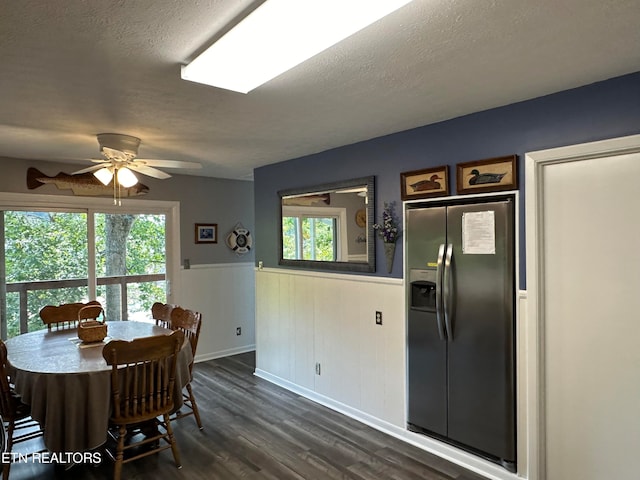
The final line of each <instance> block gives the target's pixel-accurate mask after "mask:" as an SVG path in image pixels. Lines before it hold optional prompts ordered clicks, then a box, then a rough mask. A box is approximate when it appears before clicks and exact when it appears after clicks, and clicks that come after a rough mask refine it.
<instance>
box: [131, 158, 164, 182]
mask: <svg viewBox="0 0 640 480" xmlns="http://www.w3.org/2000/svg"><path fill="white" fill-rule="evenodd" d="M127 167H128V168H130V169H131V170H135V171H136V172H140V173H142V174H143V175H149V176H150V177H153V178H159V179H161V180H164V179H167V178H171V175H169V174H168V173H166V172H163V171H162V170H158V169H157V168H153V167H148V166H146V165H141V164H139V163H136V162H131V163H130V164H129V165H127Z"/></svg>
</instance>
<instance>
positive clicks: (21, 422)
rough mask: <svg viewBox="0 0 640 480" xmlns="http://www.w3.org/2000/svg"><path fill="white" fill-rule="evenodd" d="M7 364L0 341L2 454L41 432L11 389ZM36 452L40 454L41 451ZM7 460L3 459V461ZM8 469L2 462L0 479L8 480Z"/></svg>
mask: <svg viewBox="0 0 640 480" xmlns="http://www.w3.org/2000/svg"><path fill="white" fill-rule="evenodd" d="M7 363H8V361H7V346H6V345H5V344H4V342H3V341H2V340H0V415H2V419H3V422H2V425H3V430H4V434H5V435H6V437H5V438H6V446H5V449H4V452H6V453H8V454H10V453H11V452H12V451H13V445H14V444H16V443H20V442H26V441H27V440H32V439H34V438H38V437H41V436H42V435H43V431H42V428H40V424H39V423H38V422H36V421H35V420H34V419H32V418H31V412H30V408H29V405H26V404H24V403H22V401H21V399H20V396H19V395H18V394H17V393H16V392H15V390H14V389H13V386H12V385H11V382H10V381H9V367H8V365H7ZM18 432H20V434H18ZM38 451H39V452H42V450H38ZM9 457H10V456H9ZM9 459H10V458H9ZM9 459H5V458H3V460H9ZM10 468H11V462H10V461H6V462H5V461H3V464H2V478H3V479H4V480H7V479H8V478H9V469H10Z"/></svg>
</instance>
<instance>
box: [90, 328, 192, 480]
mask: <svg viewBox="0 0 640 480" xmlns="http://www.w3.org/2000/svg"><path fill="white" fill-rule="evenodd" d="M183 342H184V334H183V333H182V332H181V331H174V332H172V333H171V334H170V335H158V336H153V337H143V338H137V339H135V340H131V341H125V340H112V341H111V342H109V343H107V344H106V345H105V347H104V349H103V350H102V356H103V357H104V359H105V360H106V361H107V364H108V365H111V367H112V368H111V396H112V404H113V405H112V414H111V417H110V425H111V428H110V429H109V432H108V435H109V437H110V439H111V440H113V441H114V442H115V444H116V446H115V450H114V449H113V448H111V446H110V445H107V447H106V449H105V451H106V453H107V455H109V457H111V459H112V460H114V461H115V468H114V474H113V478H114V479H115V480H119V479H120V476H121V474H122V465H123V464H124V463H128V462H131V461H133V460H137V459H139V458H142V457H145V456H147V455H151V454H153V453H157V452H160V451H162V450H166V449H167V448H171V450H172V452H173V459H174V461H175V463H176V466H177V467H178V468H182V465H181V464H180V454H179V452H178V447H177V445H176V440H175V438H174V436H173V430H172V429H171V420H170V418H169V413H170V412H171V411H172V410H173V409H174V385H175V377H176V362H177V358H178V352H179V351H180V348H181V347H182V344H183ZM149 425H151V426H152V427H153V428H152V429H151V431H152V432H153V433H149ZM141 428H144V432H145V436H144V437H143V438H142V439H141V440H136V441H134V440H135V439H136V438H137V437H138V435H137V433H138V432H140V431H141ZM125 439H126V440H127V445H126V446H125ZM108 443H109V442H108ZM142 445H147V446H149V447H151V448H149V449H148V450H143V451H136V450H133V451H131V450H130V449H135V448H137V447H140V446H142ZM129 452H131V456H129V457H127V458H125V453H129Z"/></svg>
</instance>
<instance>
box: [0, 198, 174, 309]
mask: <svg viewBox="0 0 640 480" xmlns="http://www.w3.org/2000/svg"><path fill="white" fill-rule="evenodd" d="M0 210H2V211H5V210H22V211H47V212H53V211H65V212H74V213H86V214H87V248H88V252H87V254H88V262H89V265H88V279H89V282H88V287H89V288H88V293H89V298H95V296H96V289H97V282H96V278H97V277H96V262H95V222H94V215H95V214H96V213H111V214H118V213H119V214H156V215H165V222H166V223H165V248H166V273H165V278H166V285H167V302H168V303H176V302H177V300H176V299H178V298H180V291H181V282H180V202H177V201H165V200H140V199H136V200H132V201H126V202H125V201H123V205H121V206H116V205H113V199H111V198H106V197H102V198H100V197H84V196H66V195H42V194H24V193H7V192H0ZM0 223H2V224H0V227H2V229H3V231H4V224H3V220H2V221H0ZM0 243H1V245H0V264H1V266H0V268H3V269H4V261H5V252H4V241H3V242H0ZM5 299H6V285H5V284H4V283H2V284H0V310H1V316H2V318H3V319H4V318H5V317H6V312H5Z"/></svg>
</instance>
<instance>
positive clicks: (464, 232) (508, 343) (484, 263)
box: [447, 200, 516, 463]
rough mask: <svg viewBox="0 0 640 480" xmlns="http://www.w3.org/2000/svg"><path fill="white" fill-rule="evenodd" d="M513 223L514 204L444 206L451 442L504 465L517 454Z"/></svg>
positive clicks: (508, 202)
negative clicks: (448, 271)
mask: <svg viewBox="0 0 640 480" xmlns="http://www.w3.org/2000/svg"><path fill="white" fill-rule="evenodd" d="M478 212H482V213H478ZM490 212H492V213H490ZM513 218H514V213H513V202H512V201H510V200H509V201H504V202H492V203H482V204H474V205H464V206H450V207H447V242H448V243H449V244H452V245H453V250H452V252H453V255H452V261H451V267H450V268H451V279H452V282H451V290H452V292H451V295H452V299H451V300H452V310H453V311H452V315H451V328H452V337H451V338H449V343H448V374H449V385H448V387H449V388H448V398H449V412H448V437H449V438H450V439H451V440H453V441H455V442H459V443H461V444H464V445H467V446H469V447H471V448H473V449H476V450H478V451H480V452H484V453H486V454H488V455H489V456H490V457H496V458H497V459H502V460H505V461H506V462H507V463H508V462H515V455H516V444H515V439H516V434H515V337H514V328H515V327H514V304H515V280H514V226H513V223H514V220H513ZM492 232H493V233H494V235H492ZM463 248H464V251H463ZM492 249H493V250H494V252H493V253H491V252H492ZM503 463H504V462H503Z"/></svg>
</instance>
